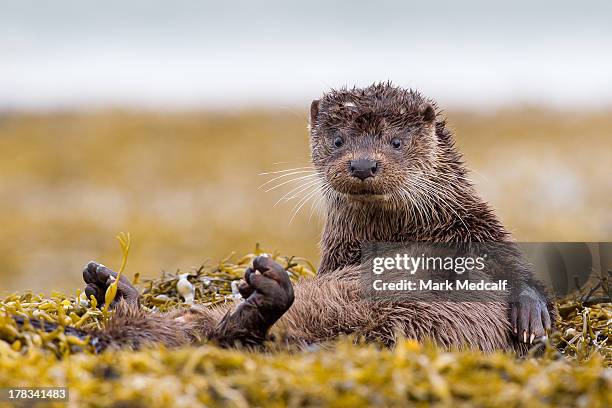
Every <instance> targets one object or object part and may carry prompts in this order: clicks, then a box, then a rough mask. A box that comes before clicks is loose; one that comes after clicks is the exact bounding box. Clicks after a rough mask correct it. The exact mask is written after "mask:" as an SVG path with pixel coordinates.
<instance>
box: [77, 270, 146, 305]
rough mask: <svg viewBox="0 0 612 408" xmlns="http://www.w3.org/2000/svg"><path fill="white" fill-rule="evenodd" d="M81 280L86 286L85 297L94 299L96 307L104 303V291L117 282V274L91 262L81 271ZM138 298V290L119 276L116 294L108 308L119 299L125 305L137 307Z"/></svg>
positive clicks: (123, 277)
mask: <svg viewBox="0 0 612 408" xmlns="http://www.w3.org/2000/svg"><path fill="white" fill-rule="evenodd" d="M83 280H84V281H85V283H86V284H87V285H86V286H85V294H86V295H87V297H88V298H90V297H91V296H93V297H95V298H96V301H97V302H98V305H102V304H104V301H105V300H104V297H105V295H106V289H108V287H109V286H110V285H111V284H113V283H114V282H115V281H116V280H117V272H114V271H112V270H110V269H109V268H107V267H106V266H104V265H102V264H99V263H97V262H94V261H91V262H89V263H88V264H87V265H86V266H85V269H83ZM139 297H140V295H139V294H138V290H137V289H136V288H135V287H134V286H132V284H131V283H130V281H129V280H128V279H127V278H126V277H125V276H121V277H120V278H119V283H118V284H117V294H116V295H115V299H114V300H113V303H112V304H111V305H110V307H112V308H114V307H115V306H116V305H117V304H118V303H119V301H121V299H123V300H125V302H126V303H127V304H131V305H136V306H138V305H139Z"/></svg>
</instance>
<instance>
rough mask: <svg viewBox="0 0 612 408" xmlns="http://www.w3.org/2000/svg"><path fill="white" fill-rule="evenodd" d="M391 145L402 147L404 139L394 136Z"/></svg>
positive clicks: (396, 147)
mask: <svg viewBox="0 0 612 408" xmlns="http://www.w3.org/2000/svg"><path fill="white" fill-rule="evenodd" d="M391 146H393V148H394V149H399V148H400V147H402V141H401V140H400V139H398V138H397V137H394V138H393V139H391Z"/></svg>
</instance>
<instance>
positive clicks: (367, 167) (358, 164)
mask: <svg viewBox="0 0 612 408" xmlns="http://www.w3.org/2000/svg"><path fill="white" fill-rule="evenodd" d="M350 166H351V176H353V177H357V178H358V179H360V180H365V179H367V178H368V177H374V174H376V171H377V170H378V162H377V161H375V160H370V159H359V160H351V163H350Z"/></svg>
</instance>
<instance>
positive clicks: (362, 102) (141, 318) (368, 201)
mask: <svg viewBox="0 0 612 408" xmlns="http://www.w3.org/2000/svg"><path fill="white" fill-rule="evenodd" d="M337 137H341V138H343V141H345V145H344V146H343V147H342V148H335V147H334V144H333V143H334V142H333V141H334V139H335V138H337ZM392 138H400V139H401V140H402V149H401V150H393V148H391V147H390V146H389V140H391V139H392ZM311 147H312V161H313V164H314V167H315V169H316V170H317V172H318V173H319V174H320V175H321V177H322V178H323V180H324V181H325V187H324V194H325V202H326V208H327V217H326V223H325V228H324V231H323V236H322V240H321V247H322V261H321V265H320V271H319V275H318V276H317V277H316V278H314V279H307V280H301V281H299V282H297V283H296V284H295V286H294V290H295V302H294V303H293V305H292V306H291V307H290V308H289V309H288V311H287V312H286V313H285V314H284V315H283V316H282V317H281V318H280V320H279V321H278V323H277V324H276V325H275V326H274V328H273V332H274V334H275V335H276V337H279V338H282V339H284V341H286V342H288V343H294V344H312V343H318V342H324V341H327V340H330V339H333V338H335V337H337V336H339V335H342V334H355V335H358V336H362V337H364V338H366V339H367V340H370V341H380V342H383V343H384V344H387V345H392V344H393V343H394V342H395V340H396V338H397V336H398V335H401V336H407V337H409V338H415V339H418V340H425V339H433V340H434V341H435V342H437V343H438V344H440V345H441V346H444V347H470V348H474V349H479V350H482V351H487V352H489V351H493V350H499V349H502V350H516V351H518V352H519V353H523V352H524V351H525V350H526V346H525V345H520V344H519V343H518V342H517V341H516V340H515V336H512V335H511V330H510V329H511V326H512V325H511V322H510V320H509V317H508V314H509V307H510V306H509V305H510V300H509V298H508V296H507V295H500V297H499V298H498V299H495V300H494V301H490V302H486V303H477V302H463V303H454V302H439V301H435V300H432V301H428V302H423V301H419V302H416V301H405V300H404V301H391V300H372V299H370V298H368V296H367V294H366V293H365V285H364V284H363V283H362V282H360V279H361V278H360V276H362V275H361V274H360V265H359V264H360V259H361V245H362V244H363V243H365V242H371V241H382V242H416V241H426V242H467V241H478V242H487V241H488V242H491V241H492V242H498V241H508V240H510V235H509V234H508V232H507V231H506V229H505V228H504V227H503V226H502V224H501V223H500V222H499V220H498V219H497V217H496V216H495V214H494V213H493V211H492V210H491V208H490V207H489V206H488V205H487V203H485V202H484V201H483V200H482V199H481V198H480V197H479V196H478V194H477V193H476V191H475V189H474V187H473V185H472V184H471V183H470V181H469V180H468V179H467V169H466V167H465V165H464V163H463V160H462V157H461V155H460V154H459V153H458V152H457V150H456V149H455V146H454V142H453V138H452V135H451V132H450V131H449V130H448V129H447V127H446V124H445V121H444V120H443V119H442V115H441V113H440V112H439V111H437V110H436V108H435V104H434V103H433V102H432V101H430V100H427V99H425V98H424V97H422V96H421V95H420V94H419V93H417V92H414V91H407V90H403V89H401V88H397V87H394V86H391V85H390V84H376V85H372V86H370V87H367V88H364V89H356V88H355V89H351V90H339V91H331V92H329V93H327V94H325V95H324V96H323V97H322V98H321V100H320V101H315V102H313V105H312V107H311ZM364 156H367V157H374V158H376V159H377V160H378V161H379V163H380V172H379V173H377V174H376V177H373V178H371V179H367V180H365V181H359V180H356V179H355V178H354V177H351V176H350V174H349V172H348V164H347V163H348V162H349V161H350V160H354V159H359V158H362V157H364ZM515 277H516V278H517V279H518V281H520V282H524V283H525V284H526V285H531V286H536V287H537V288H540V286H539V285H538V284H537V283H536V282H534V281H533V279H532V277H531V275H530V273H529V271H528V268H527V267H526V266H524V265H522V264H520V265H518V266H517V270H516V274H515ZM231 308H232V305H224V306H221V307H217V308H213V309H207V308H202V307H194V308H193V309H192V310H191V311H190V312H188V313H181V312H174V313H169V314H164V315H160V314H149V313H146V312H144V311H142V310H140V309H138V307H137V306H136V305H134V304H127V303H120V304H119V305H118V307H117V313H116V315H115V316H114V318H113V319H112V321H111V322H110V324H109V326H108V327H107V328H106V330H105V331H104V332H103V333H99V336H100V337H101V339H103V341H104V342H107V343H108V344H111V345H115V346H130V347H140V346H142V345H144V344H148V343H164V344H166V345H168V346H178V345H181V344H188V343H197V342H201V341H206V340H207V339H215V340H218V341H220V342H221V343H224V341H225V340H227V338H228V336H229V335H227V332H228V330H229V331H233V332H234V335H235V333H236V330H238V331H239V330H240V328H238V327H230V326H231V324H230V325H229V326H228V321H229V320H228V316H230V310H231ZM238 309H240V308H238ZM243 312H244V310H243ZM250 312H253V313H255V314H256V313H257V311H256V310H255V309H253V310H250ZM550 312H551V313H553V316H554V312H553V311H552V309H551V311H550ZM234 313H237V312H234ZM224 316H225V318H224ZM230 320H231V319H230ZM219 322H221V323H219ZM228 327H229V328H228ZM224 333H225V334H224ZM220 339H225V340H220ZM230 340H231V338H230Z"/></svg>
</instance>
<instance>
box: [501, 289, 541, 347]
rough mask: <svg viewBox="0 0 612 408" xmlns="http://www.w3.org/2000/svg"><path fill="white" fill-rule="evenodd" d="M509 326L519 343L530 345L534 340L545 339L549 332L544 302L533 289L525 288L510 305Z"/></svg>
mask: <svg viewBox="0 0 612 408" xmlns="http://www.w3.org/2000/svg"><path fill="white" fill-rule="evenodd" d="M510 324H511V325H512V331H513V333H514V334H515V335H516V336H517V337H518V340H519V342H523V343H527V344H532V343H533V342H534V340H538V339H544V338H546V335H547V333H548V332H549V331H550V330H551V319H550V313H549V312H548V307H547V305H546V301H545V300H544V299H543V297H542V296H541V295H540V294H538V293H537V292H536V291H535V290H534V289H532V288H525V289H524V290H522V291H521V292H520V293H519V296H518V299H517V301H515V302H513V303H512V304H511V305H510Z"/></svg>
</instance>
